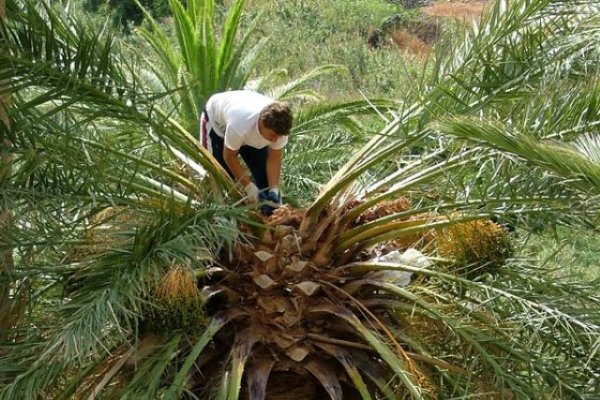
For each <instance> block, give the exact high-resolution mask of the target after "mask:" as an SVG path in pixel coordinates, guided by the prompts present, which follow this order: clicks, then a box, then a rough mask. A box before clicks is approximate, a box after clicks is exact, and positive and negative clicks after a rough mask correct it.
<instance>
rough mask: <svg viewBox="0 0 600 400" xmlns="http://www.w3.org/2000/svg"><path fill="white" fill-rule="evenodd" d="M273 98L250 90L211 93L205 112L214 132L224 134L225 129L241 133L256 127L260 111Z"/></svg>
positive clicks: (222, 135)
mask: <svg viewBox="0 0 600 400" xmlns="http://www.w3.org/2000/svg"><path fill="white" fill-rule="evenodd" d="M272 102H273V100H271V99H270V98H268V97H266V96H263V95H262V94H260V93H257V92H253V91H250V90H232V91H229V92H222V93H217V94H215V95H213V96H212V97H211V98H210V99H209V100H208V103H207V104H206V112H207V113H208V119H209V120H210V122H211V125H212V127H213V129H214V130H215V133H216V134H217V135H219V136H221V137H224V136H225V129H226V127H227V126H228V125H229V129H230V130H232V131H235V132H237V133H239V134H243V133H245V132H247V131H249V130H251V129H256V127H257V124H258V118H259V115H260V112H261V110H262V109H263V108H265V107H266V106H267V105H269V104H270V103H272Z"/></svg>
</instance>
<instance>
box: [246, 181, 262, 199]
mask: <svg viewBox="0 0 600 400" xmlns="http://www.w3.org/2000/svg"><path fill="white" fill-rule="evenodd" d="M244 192H246V195H247V196H248V198H249V199H250V201H252V202H256V201H258V197H259V196H258V187H257V186H256V185H255V184H254V182H250V183H249V184H247V185H246V186H244Z"/></svg>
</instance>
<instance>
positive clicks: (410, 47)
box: [391, 0, 494, 57]
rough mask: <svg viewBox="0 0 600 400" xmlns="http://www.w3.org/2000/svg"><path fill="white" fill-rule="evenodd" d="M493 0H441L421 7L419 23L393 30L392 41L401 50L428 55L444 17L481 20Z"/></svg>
mask: <svg viewBox="0 0 600 400" xmlns="http://www.w3.org/2000/svg"><path fill="white" fill-rule="evenodd" d="M493 2H494V0H458V1H454V0H439V1H437V2H435V3H434V4H433V5H431V6H426V7H421V8H420V10H421V13H422V14H423V16H424V18H423V19H422V20H421V21H419V23H418V24H417V25H412V26H409V27H408V29H406V30H395V31H393V32H392V34H391V37H392V41H393V42H394V43H395V44H396V46H397V47H398V48H399V49H400V50H401V51H406V52H407V53H410V54H412V55H414V56H417V57H424V56H427V55H428V54H429V52H430V51H431V46H432V45H433V44H434V43H435V41H436V39H437V37H438V35H439V29H440V27H441V23H442V20H443V19H447V18H454V19H456V20H457V21H458V22H462V23H468V22H470V21H471V20H473V19H475V20H480V19H481V15H482V13H483V12H484V10H485V9H486V7H489V6H491V5H492V4H493Z"/></svg>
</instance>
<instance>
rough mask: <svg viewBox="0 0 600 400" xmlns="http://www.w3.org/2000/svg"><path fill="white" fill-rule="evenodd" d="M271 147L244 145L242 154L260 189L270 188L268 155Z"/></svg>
mask: <svg viewBox="0 0 600 400" xmlns="http://www.w3.org/2000/svg"><path fill="white" fill-rule="evenodd" d="M268 154H269V148H268V147H264V148H262V149H256V148H254V147H250V146H242V147H241V148H240V155H241V156H242V159H243V160H244V162H245V163H246V165H247V166H248V169H249V170H250V173H251V174H252V178H253V179H254V183H255V184H256V186H258V188H259V189H260V190H263V189H267V190H268V189H269V180H268V179H267V156H268Z"/></svg>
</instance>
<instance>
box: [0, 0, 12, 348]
mask: <svg viewBox="0 0 600 400" xmlns="http://www.w3.org/2000/svg"><path fill="white" fill-rule="evenodd" d="M5 6H6V4H5V0H0V27H1V26H3V25H4V19H5V17H6V8H5ZM3 32H4V29H0V35H2V34H3ZM5 85H7V82H5V81H4V82H3V81H0V93H2V92H4V91H3V90H2V89H3V88H4V86H5ZM9 103H10V98H9V96H8V95H4V94H0V187H3V188H6V187H8V185H9V182H8V180H9V179H10V176H11V172H12V161H13V155H12V152H11V149H12V143H11V141H10V140H9V139H8V137H7V135H6V132H7V131H8V129H9V128H10V120H9V118H8V107H9ZM12 220H13V213H12V210H11V209H10V206H9V205H8V204H7V202H6V200H5V199H0V232H7V231H8V230H9V229H10V227H11V225H12ZM2 244H3V243H2V241H1V240H0V246H1V247H0V277H2V278H4V279H1V280H0V340H2V339H3V338H5V336H6V333H7V332H8V330H9V329H10V327H11V325H12V321H13V317H15V316H14V315H13V313H12V304H11V303H12V302H11V298H10V289H11V286H12V285H11V283H10V279H6V278H7V277H10V274H11V273H12V270H13V265H14V260H13V249H12V247H8V248H7V247H6V246H2Z"/></svg>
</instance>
